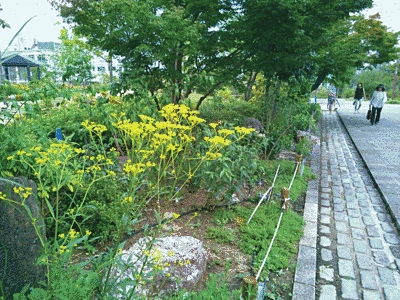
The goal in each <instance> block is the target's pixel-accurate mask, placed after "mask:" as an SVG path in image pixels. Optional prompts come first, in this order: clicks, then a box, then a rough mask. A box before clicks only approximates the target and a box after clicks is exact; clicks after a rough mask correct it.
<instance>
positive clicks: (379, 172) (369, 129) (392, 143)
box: [338, 101, 400, 230]
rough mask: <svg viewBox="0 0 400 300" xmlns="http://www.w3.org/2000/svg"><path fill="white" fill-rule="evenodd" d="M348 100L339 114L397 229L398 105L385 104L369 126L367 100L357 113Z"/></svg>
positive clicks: (399, 221) (399, 192)
mask: <svg viewBox="0 0 400 300" xmlns="http://www.w3.org/2000/svg"><path fill="white" fill-rule="evenodd" d="M342 102H343V101H342ZM350 103H351V102H347V103H345V105H342V107H341V108H340V109H339V110H338V114H339V117H340V119H341V121H342V122H343V124H344V125H345V127H346V130H347V132H348V133H349V135H350V138H351V139H352V141H353V142H354V144H355V146H356V148H357V150H358V152H359V153H360V154H361V156H362V159H363V161H364V162H365V164H366V165H367V166H368V170H369V172H370V173H371V175H372V178H373V180H374V182H375V183H376V184H377V186H378V189H379V191H380V192H381V194H382V195H383V197H384V200H385V203H386V204H387V206H388V208H389V211H390V213H391V215H392V216H393V218H394V221H395V223H396V226H397V228H398V229H399V230H400V105H393V104H386V105H385V106H384V107H383V110H382V117H381V121H380V122H379V124H378V125H376V126H371V125H370V123H369V122H368V120H367V119H366V118H365V115H366V111H367V109H368V106H367V103H365V104H363V109H362V111H360V113H355V112H354V108H353V107H352V106H350V105H351V104H350Z"/></svg>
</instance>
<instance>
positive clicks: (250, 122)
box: [243, 118, 264, 132]
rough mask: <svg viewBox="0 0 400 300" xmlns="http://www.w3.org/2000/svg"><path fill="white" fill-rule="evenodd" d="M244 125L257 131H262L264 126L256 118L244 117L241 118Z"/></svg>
mask: <svg viewBox="0 0 400 300" xmlns="http://www.w3.org/2000/svg"><path fill="white" fill-rule="evenodd" d="M243 123H244V126H245V127H247V128H254V130H255V131H257V132H263V131H264V126H263V124H262V123H261V122H260V121H259V120H257V119H256V118H245V119H244V120H243Z"/></svg>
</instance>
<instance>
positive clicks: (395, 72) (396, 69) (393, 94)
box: [392, 59, 400, 100]
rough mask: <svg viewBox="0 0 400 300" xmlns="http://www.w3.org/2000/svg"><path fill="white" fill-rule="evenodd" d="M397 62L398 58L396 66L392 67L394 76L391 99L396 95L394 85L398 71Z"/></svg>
mask: <svg viewBox="0 0 400 300" xmlns="http://www.w3.org/2000/svg"><path fill="white" fill-rule="evenodd" d="M399 62H400V59H398V60H397V61H396V68H395V69H394V78H393V88H392V100H394V97H395V96H396V86H397V73H398V71H399Z"/></svg>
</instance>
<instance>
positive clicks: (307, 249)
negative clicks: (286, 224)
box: [292, 146, 320, 300]
mask: <svg viewBox="0 0 400 300" xmlns="http://www.w3.org/2000/svg"><path fill="white" fill-rule="evenodd" d="M319 168H320V147H319V146H317V147H313V155H312V156H311V170H312V172H313V173H314V174H317V178H316V179H313V180H310V181H308V187H307V192H306V199H305V204H304V212H303V218H304V221H305V226H304V235H303V237H302V238H301V240H300V243H299V252H298V256H297V267H296V273H295V276H294V283H293V292H292V294H293V296H292V300H314V299H315V290H316V274H317V232H318V228H317V225H318V198H319V174H320V172H319V171H320V170H319Z"/></svg>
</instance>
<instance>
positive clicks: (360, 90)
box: [353, 82, 365, 111]
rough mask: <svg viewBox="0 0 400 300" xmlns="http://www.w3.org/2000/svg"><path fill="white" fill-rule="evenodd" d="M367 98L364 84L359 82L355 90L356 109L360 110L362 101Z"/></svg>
mask: <svg viewBox="0 0 400 300" xmlns="http://www.w3.org/2000/svg"><path fill="white" fill-rule="evenodd" d="M364 98H365V89H364V87H363V84H362V83H361V82H359V83H358V84H357V88H356V90H355V91H354V102H353V105H354V111H359V110H360V107H361V103H362V101H363V100H364Z"/></svg>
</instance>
